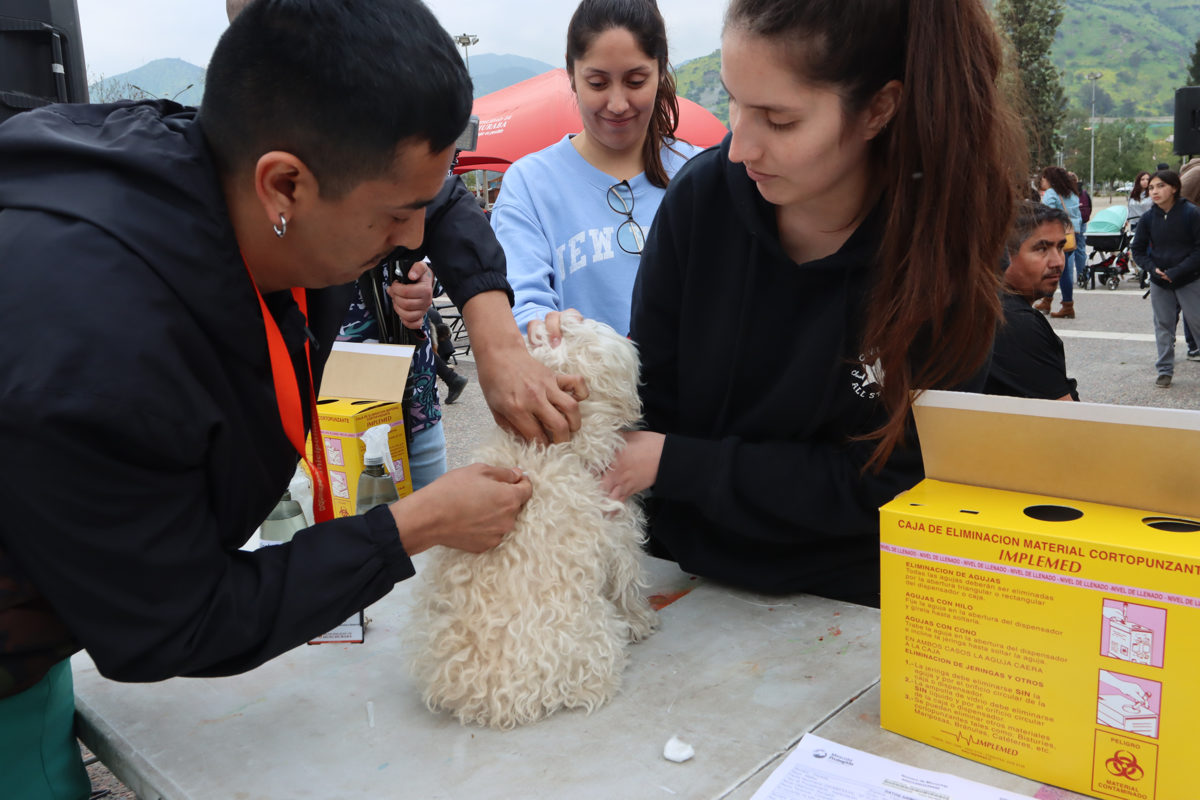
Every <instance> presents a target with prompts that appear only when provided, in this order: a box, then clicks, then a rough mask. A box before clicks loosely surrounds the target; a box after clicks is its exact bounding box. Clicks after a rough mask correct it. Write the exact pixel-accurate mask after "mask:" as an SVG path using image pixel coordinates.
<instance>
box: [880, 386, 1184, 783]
mask: <svg viewBox="0 0 1200 800" xmlns="http://www.w3.org/2000/svg"><path fill="white" fill-rule="evenodd" d="M914 413H915V415H916V419H917V427H918V430H919V433H920V439H921V449H922V453H923V455H924V460H925V471H926V479H925V480H924V481H922V482H921V483H920V484H918V485H917V486H916V487H914V488H913V489H912V490H911V491H908V492H905V493H903V494H901V495H900V496H898V497H897V498H896V499H895V500H893V501H892V502H891V503H889V504H888V505H886V506H884V507H883V509H882V511H881V515H880V526H881V530H880V546H881V554H880V558H881V566H882V575H883V578H882V601H881V615H882V639H883V642H882V645H883V648H882V649H883V663H882V701H881V714H882V721H883V726H884V727H885V728H887V729H889V730H892V731H895V732H897V733H900V734H903V735H904V736H908V737H911V738H913V739H918V740H920V741H922V742H926V743H928V744H931V745H933V746H935V747H939V748H941V749H943V750H948V751H950V752H953V753H957V754H959V755H961V756H965V757H967V758H970V759H974V760H976V761H980V762H983V763H986V764H990V765H991V766H994V767H997V768H1000V769H1004V770H1008V771H1010V772H1014V773H1017V774H1020V775H1023V776H1025V777H1028V778H1032V779H1034V780H1038V781H1042V782H1044V783H1048V784H1052V785H1056V786H1060V787H1062V788H1065V789H1069V790H1071V791H1075V792H1080V793H1083V794H1086V795H1089V796H1092V797H1097V798H1119V800H1194V799H1195V798H1198V797H1200V788H1198V786H1200V783H1198V782H1197V778H1196V773H1195V772H1193V770H1195V769H1196V768H1197V766H1198V765H1200V733H1197V730H1198V727H1197V725H1198V723H1197V719H1200V522H1198V521H1197V520H1200V412H1196V411H1179V410H1168V409H1159V408H1130V407H1122V406H1106V405H1096V404H1090V403H1068V402H1059V401H1051V400H1025V399H1018V398H1008V397H992V396H985V395H969V394H959V393H954V392H927V393H925V394H924V395H923V396H922V397H921V398H920V399H919V400H918V402H917V405H916V407H915V409H914Z"/></svg>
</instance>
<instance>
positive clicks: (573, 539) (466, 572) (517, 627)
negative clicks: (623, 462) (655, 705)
mask: <svg viewBox="0 0 1200 800" xmlns="http://www.w3.org/2000/svg"><path fill="white" fill-rule="evenodd" d="M562 329H563V336H562V343H561V344H560V345H559V346H556V347H551V346H550V345H549V343H548V341H547V340H546V337H545V335H544V330H543V331H542V335H541V336H539V337H537V338H536V339H535V340H534V341H531V342H529V350H530V352H531V353H532V354H533V356H534V357H535V358H537V359H538V360H539V361H541V362H542V363H543V364H545V365H547V366H548V367H550V368H551V369H553V370H555V371H556V372H560V373H573V374H579V375H582V376H584V378H585V379H586V380H587V385H588V390H589V395H588V398H587V399H586V400H583V401H581V402H580V412H581V416H582V425H581V427H580V430H579V431H578V432H576V433H575V434H574V435H573V436H572V437H571V441H570V442H565V443H561V444H554V445H550V446H540V445H533V444H528V443H526V442H524V441H523V440H521V439H520V438H518V437H516V436H513V435H511V434H508V433H505V432H503V431H500V430H499V429H497V431H496V432H495V434H493V437H492V439H491V440H490V441H489V442H488V443H487V444H485V445H484V446H483V447H482V448H481V449H480V451H479V452H478V453H477V454H476V456H477V457H476V460H478V461H483V462H486V463H491V464H500V465H516V466H519V467H521V468H522V469H523V470H524V471H525V473H526V474H527V475H529V477H530V480H531V481H532V483H533V496H532V498H531V499H530V500H529V502H528V503H527V504H526V506H525V508H524V509H523V510H522V511H521V513H520V515H519V516H518V517H517V522H516V527H515V528H514V529H513V531H512V532H511V533H509V534H508V535H507V536H506V537H505V538H504V540H503V541H502V542H501V543H500V545H499V546H498V547H496V548H495V549H493V550H491V551H488V552H486V553H481V554H478V555H475V554H471V553H466V552H463V551H461V550H452V549H448V548H444V547H439V548H435V551H434V552H433V553H431V557H430V562H429V564H428V565H427V567H426V568H425V570H424V571H423V580H422V582H421V583H420V584H419V586H418V588H417V590H416V613H415V614H414V624H413V627H412V629H411V631H410V633H411V634H412V647H413V652H414V656H413V671H414V674H415V675H416V677H417V680H418V682H419V684H420V685H421V686H422V687H423V693H424V699H425V703H426V704H427V705H428V706H429V708H430V709H433V710H438V709H445V710H449V711H451V712H453V713H454V715H455V716H457V717H458V718H459V720H461V721H462V722H464V723H470V724H477V725H486V726H490V727H493V728H500V729H509V728H513V727H515V726H517V725H522V724H526V723H530V722H535V721H537V720H539V719H541V718H542V717H545V716H548V715H549V714H552V713H554V712H555V711H557V710H558V709H561V708H582V709H584V710H586V711H587V712H589V713H590V712H591V711H592V710H594V709H596V708H598V707H600V706H602V705H603V704H604V703H606V702H608V701H609V700H610V699H612V697H613V696H614V695H615V694H616V692H617V690H618V689H619V688H620V684H621V672H622V670H623V668H624V666H625V663H626V660H627V654H626V652H625V646H626V645H627V644H628V643H629V642H633V641H640V640H641V639H644V638H645V637H647V636H648V635H650V633H651V632H652V631H653V629H654V627H655V625H656V624H657V617H656V615H655V613H654V611H653V610H652V609H651V608H650V606H649V604H648V603H647V601H646V599H645V598H644V597H643V596H642V592H641V589H642V588H644V584H642V583H641V564H640V560H639V558H640V552H641V544H642V542H643V541H644V539H645V533H644V531H645V520H644V518H643V516H642V512H641V509H640V507H639V506H638V505H637V503H636V502H635V501H633V500H629V501H626V502H624V503H621V502H618V501H615V500H612V499H609V498H608V497H606V496H605V492H604V490H603V488H602V487H601V485H600V475H601V474H602V473H603V472H604V470H605V469H606V468H607V467H608V466H609V464H611V463H612V460H613V458H614V457H615V455H616V454H617V452H618V451H619V449H620V448H621V447H622V446H623V444H624V439H623V438H622V436H621V432H622V431H624V430H630V429H632V428H633V427H634V426H636V424H637V421H638V419H639V418H640V416H641V403H640V401H639V399H638V393H637V378H638V361H637V350H636V348H635V347H634V345H633V343H632V342H630V341H629V340H628V339H626V338H624V337H622V336H619V335H618V334H616V333H615V332H614V331H613V330H612V329H611V328H609V327H608V326H607V325H604V324H603V323H599V322H596V321H594V320H575V319H573V318H569V317H564V318H563V323H562Z"/></svg>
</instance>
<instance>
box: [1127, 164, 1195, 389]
mask: <svg viewBox="0 0 1200 800" xmlns="http://www.w3.org/2000/svg"><path fill="white" fill-rule="evenodd" d="M1181 188H1182V186H1181V184H1180V180H1179V175H1178V173H1176V172H1174V171H1173V170H1169V169H1167V170H1159V171H1158V172H1156V173H1154V175H1153V176H1152V177H1151V178H1150V197H1151V199H1152V200H1153V201H1154V207H1153V208H1151V209H1150V210H1149V211H1147V212H1146V213H1145V214H1144V215H1143V216H1142V219H1141V221H1140V222H1139V223H1138V226H1137V234H1136V235H1134V237H1133V247H1132V250H1133V255H1134V257H1135V258H1136V259H1137V261H1138V263H1139V264H1141V265H1143V267H1144V268H1145V270H1146V272H1147V274H1148V275H1149V277H1150V306H1151V308H1152V309H1153V312H1154V338H1155V341H1156V342H1157V344H1158V360H1157V361H1156V362H1155V368H1156V370H1157V371H1158V377H1157V378H1156V379H1155V381H1154V385H1155V386H1158V387H1159V388H1162V389H1165V388H1167V387H1168V386H1170V385H1171V379H1172V376H1173V375H1174V373H1175V331H1176V327H1177V325H1178V318H1179V314H1180V312H1181V311H1182V313H1183V318H1184V321H1185V322H1187V324H1189V325H1190V326H1191V328H1192V330H1193V331H1197V330H1200V327H1197V326H1198V325H1200V282H1197V280H1196V279H1197V278H1200V208H1197V207H1196V206H1195V205H1194V204H1193V203H1192V202H1191V201H1189V200H1187V199H1186V198H1184V197H1181V196H1180V190H1181Z"/></svg>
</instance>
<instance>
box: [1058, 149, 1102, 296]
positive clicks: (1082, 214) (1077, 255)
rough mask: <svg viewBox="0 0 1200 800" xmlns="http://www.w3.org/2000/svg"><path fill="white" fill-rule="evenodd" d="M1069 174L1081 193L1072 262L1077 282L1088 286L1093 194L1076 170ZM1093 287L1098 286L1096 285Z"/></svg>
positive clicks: (1079, 284)
mask: <svg viewBox="0 0 1200 800" xmlns="http://www.w3.org/2000/svg"><path fill="white" fill-rule="evenodd" d="M1067 175H1068V176H1069V177H1070V178H1071V181H1072V183H1074V184H1075V186H1076V187H1077V189H1078V194H1079V223H1080V226H1079V231H1078V232H1077V233H1076V236H1075V249H1074V250H1073V251H1072V252H1071V255H1072V256H1074V261H1073V262H1072V264H1073V267H1074V271H1075V283H1076V284H1077V285H1078V286H1086V285H1087V283H1088V279H1089V278H1090V277H1091V271H1090V270H1089V269H1088V262H1087V224H1088V220H1090V219H1091V218H1092V196H1091V195H1090V194H1088V191H1087V189H1085V188H1084V186H1083V182H1082V181H1080V180H1079V176H1078V175H1076V174H1075V173H1074V172H1068V173H1067ZM1093 284H1094V282H1093ZM1092 288H1093V289H1094V288H1096V287H1095V285H1093V286H1092ZM1064 316H1065V315H1064Z"/></svg>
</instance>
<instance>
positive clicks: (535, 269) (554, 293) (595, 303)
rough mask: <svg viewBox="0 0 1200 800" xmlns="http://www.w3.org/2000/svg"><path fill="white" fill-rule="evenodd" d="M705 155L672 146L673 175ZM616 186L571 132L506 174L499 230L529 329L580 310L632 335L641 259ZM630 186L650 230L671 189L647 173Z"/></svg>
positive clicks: (516, 308) (518, 312) (518, 308)
mask: <svg viewBox="0 0 1200 800" xmlns="http://www.w3.org/2000/svg"><path fill="white" fill-rule="evenodd" d="M671 148H673V150H674V151H677V152H674V151H673V150H672V149H671ZM698 152H700V148H697V147H693V146H692V145H690V144H687V143H685V142H674V143H672V144H671V146H670V147H664V148H663V150H662V160H663V166H664V167H665V168H666V171H667V175H668V176H674V174H675V173H676V171H678V170H679V168H680V167H681V166H683V164H684V162H685V161H686V160H687V159H688V158H691V157H692V156H693V155H694V154H695V153H698ZM616 183H617V181H616V180H614V179H613V177H612V176H610V175H607V174H606V173H604V172H601V171H600V170H599V169H596V168H595V167H593V166H592V165H591V164H589V163H588V162H587V161H586V160H584V158H583V156H581V155H579V152H578V151H576V150H575V147H574V145H572V144H571V137H570V136H564V137H563V138H562V139H561V140H560V141H559V142H557V143H555V144H552V145H550V146H549V147H547V148H545V149H543V150H539V151H538V152H536V153H531V154H529V155H527V156H525V157H524V158H521V159H518V160H517V161H516V162H515V163H514V164H513V165H512V166H511V167H509V169H508V171H507V172H506V173H504V181H503V183H502V185H501V189H500V194H499V196H498V197H497V199H496V204H495V206H494V207H493V209H492V229H493V230H494V231H495V232H496V238H497V239H499V240H500V245H501V246H502V247H503V248H504V256H505V259H506V260H507V261H508V282H509V283H510V284H511V285H512V288H513V294H514V302H513V316H515V317H516V320H517V325H519V326H520V328H521V331H522V332H524V331H525V326H526V325H528V324H529V321H530V320H533V319H542V318H543V317H545V316H546V314H548V313H550V312H551V311H564V310H566V309H568V308H574V309H578V310H579V312H580V313H582V314H583V315H584V316H585V317H589V318H592V319H597V320H600V321H601V322H605V323H607V324H608V325H611V326H612V327H613V328H614V329H615V330H616V331H617V332H618V333H620V334H622V335H624V334H627V333H629V308H630V302H631V298H632V296H633V280H634V278H635V277H636V275H637V269H638V262H639V260H640V256H638V255H633V254H630V253H627V252H625V251H624V250H622V249H621V247H620V246H619V245H618V242H617V229H618V228H619V227H620V225H621V223H623V222H625V221H626V220H627V219H628V217H627V216H626V215H625V214H624V213H622V212H618V211H614V210H613V209H612V208H610V207H609V203H608V200H607V198H606V195H607V193H608V189H609V187H610V186H613V185H614V184H616ZM629 186H630V188H631V189H632V190H633V219H634V221H636V222H637V224H638V225H639V226H640V227H641V229H642V231H643V232H644V234H647V235H648V234H649V232H650V224H651V223H652V222H653V221H654V215H655V214H656V213H657V212H658V204H659V203H660V202H661V201H662V197H663V192H664V190H663V189H659V188H658V187H656V186H654V185H653V184H651V183H650V181H649V180H647V179H646V175H645V174H644V173H643V174H640V175H637V176H636V177H634V178H631V179H630V180H629Z"/></svg>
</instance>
